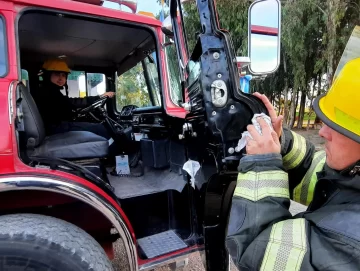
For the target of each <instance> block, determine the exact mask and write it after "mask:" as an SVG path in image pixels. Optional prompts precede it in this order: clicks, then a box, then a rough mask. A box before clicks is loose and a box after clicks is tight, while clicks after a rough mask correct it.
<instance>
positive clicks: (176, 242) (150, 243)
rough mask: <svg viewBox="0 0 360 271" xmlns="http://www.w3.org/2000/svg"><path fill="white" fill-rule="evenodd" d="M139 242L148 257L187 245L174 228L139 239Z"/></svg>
mask: <svg viewBox="0 0 360 271" xmlns="http://www.w3.org/2000/svg"><path fill="white" fill-rule="evenodd" d="M138 244H139V246H140V248H141V249H142V251H143V252H144V254H145V256H146V257H147V258H148V259H151V258H155V257H157V256H160V255H164V254H166V253H169V252H173V251H176V250H179V249H183V248H186V247H187V245H186V244H185V243H184V241H183V240H181V238H180V237H179V236H178V235H177V234H176V233H175V232H174V231H173V230H170V231H165V232H162V233H158V234H154V235H151V236H148V237H144V238H141V239H138Z"/></svg>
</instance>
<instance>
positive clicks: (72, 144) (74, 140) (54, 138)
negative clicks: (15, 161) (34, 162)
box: [28, 131, 109, 159]
mask: <svg viewBox="0 0 360 271" xmlns="http://www.w3.org/2000/svg"><path fill="white" fill-rule="evenodd" d="M108 151H109V143H108V141H107V140H106V139H105V138H103V137H101V136H98V135H96V134H94V133H91V132H88V131H73V132H66V133H60V134H55V135H51V136H48V137H46V138H45V140H44V141H43V142H42V144H41V145H40V146H39V147H37V148H35V149H34V150H32V151H30V152H29V153H28V155H29V156H46V157H52V158H62V159H88V158H101V157H105V156H107V155H108Z"/></svg>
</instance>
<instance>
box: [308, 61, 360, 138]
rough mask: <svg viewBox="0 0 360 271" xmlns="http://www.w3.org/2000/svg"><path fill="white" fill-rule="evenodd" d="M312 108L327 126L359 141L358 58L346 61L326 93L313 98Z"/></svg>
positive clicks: (359, 84)
mask: <svg viewBox="0 0 360 271" xmlns="http://www.w3.org/2000/svg"><path fill="white" fill-rule="evenodd" d="M314 110H315V113H316V114H317V115H318V117H319V118H320V119H321V120H322V121H323V122H324V123H325V124H326V125H327V126H329V127H330V128H332V129H334V130H335V131H337V132H339V133H341V134H343V135H344V136H346V137H348V138H351V139H352V140H354V141H356V142H358V143H360V58H356V59H354V60H351V61H349V62H348V63H346V65H345V66H344V67H343V69H342V70H341V72H340V73H339V75H338V76H337V78H336V79H335V81H334V83H333V85H332V86H331V88H330V90H329V91H328V93H327V94H324V95H321V96H319V97H317V98H316V99H315V101H314Z"/></svg>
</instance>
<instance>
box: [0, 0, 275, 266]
mask: <svg viewBox="0 0 360 271" xmlns="http://www.w3.org/2000/svg"><path fill="white" fill-rule="evenodd" d="M104 2H108V1H101V0H77V1H72V0H51V1H49V0H0V127H1V131H2V132H0V138H1V140H0V165H1V166H0V193H1V196H0V212H1V213H0V270H61V271H64V270H100V271H104V270H113V267H112V265H111V259H112V258H113V257H114V253H113V243H114V242H115V241H116V240H118V239H121V240H122V242H123V243H124V247H125V248H124V254H123V255H122V257H125V258H126V260H127V261H128V266H129V270H151V269H154V268H155V267H156V266H160V265H164V264H169V263H177V264H179V263H181V261H184V259H186V258H187V255H188V254H189V253H192V252H195V251H200V252H202V253H203V254H204V255H205V257H204V258H205V261H204V264H205V266H206V268H207V270H214V271H221V270H228V266H229V257H228V253H227V251H226V248H225V245H224V238H225V234H226V226H227V225H226V224H227V216H228V212H229V206H230V203H231V197H232V193H233V190H234V186H235V183H236V176H237V174H236V168H237V166H238V162H239V159H240V158H241V156H242V155H243V154H244V150H240V149H239V148H238V141H239V139H240V138H241V133H242V132H243V131H244V130H245V129H246V125H247V124H248V123H249V122H250V120H251V117H252V116H253V114H254V113H259V112H266V109H265V107H264V105H263V104H262V103H261V102H260V101H259V100H258V99H256V98H255V97H253V96H252V95H249V94H245V93H242V91H241V90H240V87H239V77H238V76H239V72H238V63H237V61H236V59H237V58H236V56H235V50H234V48H233V45H232V42H231V38H230V34H229V33H228V32H226V31H224V30H222V29H221V28H220V26H219V22H218V18H217V13H216V4H215V1H214V0H197V1H192V4H193V5H196V7H197V10H198V14H199V18H198V19H199V23H200V27H201V28H200V29H199V32H198V34H197V36H196V43H195V46H194V49H193V50H192V51H191V52H189V48H188V42H187V38H188V37H189V36H188V35H187V33H186V31H185V28H184V18H186V16H187V15H186V13H185V12H183V5H185V4H186V3H184V2H185V1H180V0H170V1H167V5H168V7H169V16H168V17H167V18H166V19H165V20H164V21H163V22H160V21H159V20H157V19H155V18H151V16H149V14H147V13H145V12H135V11H136V1H121V0H118V1H115V0H113V1H112V2H117V3H119V4H124V5H127V6H128V7H129V8H131V9H132V10H133V11H134V13H131V12H125V11H121V10H114V9H110V8H107V7H105V6H103V5H104ZM262 13H266V14H268V15H267V17H269V18H270V17H271V18H270V19H269V20H265V21H264V20H263V21H261V20H260V19H261V18H264V16H262V15H261V14H262ZM249 25H250V27H249V58H246V59H248V60H249V61H248V63H243V64H244V65H243V67H244V66H245V64H246V65H250V71H251V72H252V73H253V74H258V75H261V74H266V73H271V72H274V71H275V70H276V69H277V66H278V65H279V47H280V33H281V31H280V4H279V1H277V0H276V1H275V0H274V1H273V0H272V1H264V0H260V1H255V2H254V3H253V4H252V5H251V7H250V9H249ZM262 39H264V40H266V44H267V45H266V46H265V49H264V46H261V45H262ZM54 57H56V58H61V59H66V61H67V62H68V64H69V66H70V68H71V74H70V75H69V78H68V87H69V89H68V91H67V92H68V93H67V94H66V93H64V95H68V96H69V97H83V96H91V95H94V94H95V95H97V94H100V93H103V92H104V91H106V92H116V97H115V98H113V99H110V98H107V97H102V98H100V99H99V100H97V101H95V102H94V103H93V104H91V105H89V106H87V107H82V108H78V110H75V111H74V117H73V120H74V122H82V121H86V122H93V123H102V124H103V125H104V126H105V128H106V130H107V131H108V133H109V134H110V135H111V139H109V140H107V139H105V138H104V137H100V136H97V135H95V134H93V133H90V132H88V131H70V132H64V133H55V134H48V133H47V131H46V130H45V128H44V123H43V118H44V117H47V118H51V116H42V115H41V114H40V113H39V110H38V107H37V104H36V102H34V99H33V97H34V95H41V93H37V91H38V89H39V86H41V84H42V77H41V74H39V70H41V68H42V64H43V63H44V61H45V60H47V59H49V58H54ZM250 60H251V61H250ZM261 61H263V64H261V63H262V62H261ZM264 63H265V64H264ZM269 63H270V64H269ZM48 103H49V104H50V105H51V104H56V103H57V101H56V100H49V101H48ZM57 113H59V112H57ZM113 146H115V147H113ZM172 266H173V267H174V268H176V264H173V265H172Z"/></svg>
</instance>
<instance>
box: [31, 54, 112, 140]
mask: <svg viewBox="0 0 360 271" xmlns="http://www.w3.org/2000/svg"><path fill="white" fill-rule="evenodd" d="M42 68H43V70H42V74H41V75H42V78H43V81H42V85H41V86H40V88H39V90H38V91H37V93H36V95H35V97H34V100H35V102H36V104H37V106H38V108H39V111H40V114H41V116H42V118H43V120H44V124H45V129H46V132H47V134H49V135H51V134H57V133H64V132H69V131H89V132H92V133H94V134H97V135H99V136H102V137H104V138H106V139H109V138H110V135H109V133H108V132H107V130H106V128H105V127H104V126H103V125H102V124H101V123H90V122H74V121H72V120H73V117H74V110H76V109H79V108H85V107H87V106H89V105H91V104H93V103H94V102H95V101H97V100H98V99H100V98H102V97H108V98H113V97H114V95H115V93H114V92H105V93H104V94H102V95H100V96H91V97H85V98H70V97H68V95H64V94H62V93H61V90H62V89H64V88H65V90H66V94H67V93H68V90H67V89H68V86H67V76H68V74H69V73H70V69H69V67H68V65H67V64H66V62H65V61H64V60H62V59H51V60H47V61H45V63H44V64H43V67H42Z"/></svg>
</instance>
